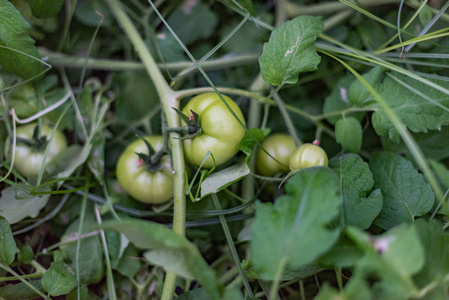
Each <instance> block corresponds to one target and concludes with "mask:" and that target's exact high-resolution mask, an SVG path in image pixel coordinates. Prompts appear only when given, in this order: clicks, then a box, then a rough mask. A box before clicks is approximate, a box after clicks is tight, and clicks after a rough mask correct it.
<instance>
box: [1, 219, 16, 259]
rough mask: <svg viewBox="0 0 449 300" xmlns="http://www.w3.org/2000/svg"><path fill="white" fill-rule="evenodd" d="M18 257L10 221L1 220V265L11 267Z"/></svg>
mask: <svg viewBox="0 0 449 300" xmlns="http://www.w3.org/2000/svg"><path fill="white" fill-rule="evenodd" d="M15 257H16V241H15V240H14V237H13V236H12V231H11V226H10V225H9V223H8V221H7V220H5V219H3V218H0V263H2V264H5V265H7V266H9V265H10V264H12V262H13V261H14V258H15Z"/></svg>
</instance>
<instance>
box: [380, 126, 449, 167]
mask: <svg viewBox="0 0 449 300" xmlns="http://www.w3.org/2000/svg"><path fill="white" fill-rule="evenodd" d="M413 138H414V139H415V140H416V142H417V143H418V146H419V148H420V149H421V151H422V152H423V153H424V155H425V156H426V157H429V158H433V159H436V160H442V159H446V158H449V143H448V142H447V141H448V140H449V126H445V127H442V128H441V129H439V130H432V131H429V132H427V133H414V134H413ZM381 141H382V146H383V148H384V149H385V150H388V151H392V152H401V153H407V154H409V151H408V148H407V147H406V146H405V144H404V142H403V141H402V140H401V141H400V142H399V143H395V142H393V141H392V140H390V139H389V138H388V137H382V138H381Z"/></svg>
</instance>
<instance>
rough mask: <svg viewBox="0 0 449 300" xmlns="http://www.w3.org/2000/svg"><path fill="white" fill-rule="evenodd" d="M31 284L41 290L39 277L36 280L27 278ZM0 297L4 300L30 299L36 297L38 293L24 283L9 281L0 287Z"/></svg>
mask: <svg viewBox="0 0 449 300" xmlns="http://www.w3.org/2000/svg"><path fill="white" fill-rule="evenodd" d="M28 282H29V283H30V284H31V285H32V286H34V287H35V288H36V289H38V290H40V291H43V288H42V285H41V281H40V279H37V280H29V281H28ZM0 297H1V298H2V299H6V300H17V299H23V300H28V299H29V300H31V299H38V298H39V295H38V294H36V292H34V291H33V290H32V289H31V288H30V287H28V286H27V285H26V284H25V283H23V282H20V283H15V284H13V283H10V284H7V285H5V286H2V287H0Z"/></svg>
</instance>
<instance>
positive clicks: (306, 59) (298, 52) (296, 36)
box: [259, 16, 323, 86]
mask: <svg viewBox="0 0 449 300" xmlns="http://www.w3.org/2000/svg"><path fill="white" fill-rule="evenodd" d="M322 30H323V21H322V19H321V18H320V17H310V16H300V17H296V18H295V19H293V20H291V21H287V22H285V23H284V24H282V25H281V26H280V27H279V28H277V29H275V30H274V31H273V33H272V34H271V37H270V40H269V41H268V43H265V44H264V46H263V53H262V56H260V58H259V65H260V69H261V72H262V77H263V79H264V80H265V82H267V83H269V84H271V85H274V86H282V85H284V84H286V83H289V84H294V83H296V82H297V81H298V75H299V74H300V73H301V72H308V71H313V70H316V69H317V66H318V64H319V63H320V61H321V57H320V56H319V55H318V54H317V53H316V51H315V40H316V37H317V35H318V34H319V33H320V32H321V31H322Z"/></svg>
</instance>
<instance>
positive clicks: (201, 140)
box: [182, 93, 245, 168]
mask: <svg viewBox="0 0 449 300" xmlns="http://www.w3.org/2000/svg"><path fill="white" fill-rule="evenodd" d="M223 98H224V99H225V100H226V102H227V104H228V105H229V107H230V108H231V109H232V110H233V111H234V113H235V114H236V115H237V117H238V118H239V119H240V121H241V122H242V123H243V124H245V119H244V117H243V114H242V111H241V110H240V108H239V107H238V106H237V104H235V102H234V101H232V99H231V98H229V97H227V96H225V95H223ZM190 110H192V111H194V112H195V113H197V114H198V116H199V124H200V126H201V130H202V132H201V134H200V135H198V136H196V137H194V138H192V139H186V140H184V141H183V144H184V154H185V156H186V159H187V161H188V162H189V163H191V164H192V165H194V166H196V167H199V166H200V165H201V162H202V161H203V160H204V158H205V157H206V155H207V152H208V151H210V152H211V153H212V154H213V156H214V159H215V165H216V166H219V165H221V164H223V163H225V162H227V161H228V160H229V159H230V158H232V157H233V156H234V155H235V154H236V153H237V152H238V149H237V146H238V144H239V143H240V140H241V139H242V138H243V136H244V135H245V129H244V128H243V127H242V126H241V125H240V124H239V122H238V121H237V120H236V119H235V118H234V116H233V115H232V113H231V112H230V111H229V110H228V108H227V107H226V106H225V104H224V103H223V102H222V101H221V99H220V97H219V96H218V95H217V94H215V93H206V94H201V95H198V96H196V97H194V98H192V99H191V100H190V101H189V102H188V103H187V105H186V106H185V107H184V108H183V110H182V112H183V113H184V114H185V115H187V116H190ZM213 165H214V161H213V159H212V157H211V156H209V157H208V158H207V160H206V161H205V163H204V164H203V167H204V168H211V167H213Z"/></svg>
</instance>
